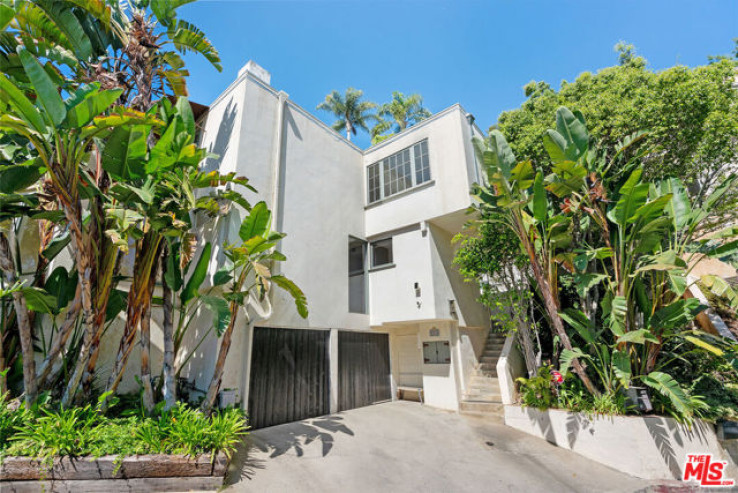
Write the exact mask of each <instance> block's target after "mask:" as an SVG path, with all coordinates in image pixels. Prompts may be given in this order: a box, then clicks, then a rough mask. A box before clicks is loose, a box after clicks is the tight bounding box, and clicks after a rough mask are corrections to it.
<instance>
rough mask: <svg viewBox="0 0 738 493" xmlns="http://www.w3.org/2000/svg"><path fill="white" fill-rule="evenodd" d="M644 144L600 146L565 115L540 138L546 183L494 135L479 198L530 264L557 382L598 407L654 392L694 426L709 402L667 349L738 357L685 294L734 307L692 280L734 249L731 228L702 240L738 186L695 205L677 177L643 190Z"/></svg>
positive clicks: (731, 181) (576, 118)
mask: <svg viewBox="0 0 738 493" xmlns="http://www.w3.org/2000/svg"><path fill="white" fill-rule="evenodd" d="M644 142H647V136H646V134H644V133H642V132H638V133H635V134H632V135H629V136H626V137H625V138H624V139H623V140H622V141H620V142H618V143H616V144H614V146H612V148H611V147H610V146H609V145H603V144H602V143H601V142H597V140H596V139H594V138H592V137H591V136H590V134H589V132H588V130H587V126H586V125H585V119H584V117H583V115H582V113H580V112H578V111H576V112H571V111H570V110H568V109H567V108H560V109H559V110H558V111H557V112H556V129H555V130H548V131H547V132H546V134H545V135H544V136H543V146H544V148H545V149H546V152H547V154H548V159H549V160H550V165H549V169H550V172H549V173H547V174H544V172H543V171H536V170H535V169H534V166H533V163H532V162H531V161H517V160H516V158H515V155H514V154H513V151H512V149H511V148H510V146H509V145H508V143H507V141H506V139H505V137H504V136H503V135H502V133H500V132H499V131H496V130H493V131H492V132H490V135H489V138H488V139H486V140H485V141H482V140H481V139H478V140H477V141H475V145H476V148H477V152H478V155H479V159H480V160H481V161H482V162H483V163H484V166H485V167H486V169H487V180H486V182H487V185H483V186H479V187H478V188H477V189H476V198H477V201H478V209H479V211H480V212H481V220H482V221H483V223H490V224H498V225H502V226H504V227H506V228H507V229H508V230H509V231H510V232H512V234H513V235H514V237H515V238H516V240H517V244H518V245H519V248H520V251H521V252H523V253H524V255H525V256H526V257H527V260H528V262H529V266H530V271H531V273H532V275H531V281H532V282H531V283H530V285H531V286H533V287H534V289H535V291H536V296H537V298H538V299H539V300H540V303H541V305H542V307H543V311H544V312H545V314H546V321H547V323H548V325H549V327H550V328H551V330H552V336H553V337H552V339H551V340H552V341H553V347H552V350H551V354H552V355H553V356H554V360H557V361H556V362H557V366H558V368H559V371H560V372H561V373H562V374H564V375H566V374H568V373H569V372H573V373H574V374H575V375H576V376H577V378H578V379H579V381H580V382H581V385H582V386H583V387H584V388H585V389H586V391H587V393H588V394H590V395H591V396H592V397H593V398H594V399H598V400H602V399H607V400H609V401H610V402H618V399H619V397H618V396H620V395H622V393H623V390H624V389H628V388H629V387H631V386H641V385H643V386H647V387H650V388H651V389H653V391H654V393H655V395H656V396H657V397H656V398H655V399H656V400H657V401H658V400H659V399H660V400H661V401H663V403H664V409H665V410H667V411H668V412H671V413H673V414H674V415H675V416H677V417H680V418H685V419H689V418H690V417H691V416H693V415H694V414H695V413H697V412H700V411H701V410H702V408H704V403H703V401H702V399H701V398H700V397H699V396H697V395H690V393H689V391H688V390H687V389H685V388H684V387H683V386H681V385H679V383H678V382H677V381H676V380H675V379H674V377H673V376H672V375H670V374H669V370H670V368H671V363H672V362H673V361H674V359H675V358H676V359H677V360H678V359H680V358H681V357H682V353H681V352H680V351H679V350H675V349H674V348H675V347H678V348H680V349H681V351H682V352H684V351H686V350H692V349H694V350H703V351H710V352H712V353H714V354H720V355H723V356H725V357H728V356H730V355H732V354H734V352H733V351H734V349H733V346H732V345H731V344H730V343H729V342H728V341H725V340H721V339H720V338H718V337H715V336H711V335H709V334H707V333H705V332H702V331H700V330H696V329H695V328H694V327H693V326H692V327H691V325H692V321H693V320H694V318H695V317H696V315H698V314H699V313H700V312H702V311H703V310H704V309H705V308H706V307H704V306H702V305H701V304H700V303H699V301H698V300H697V299H695V298H691V297H688V296H687V294H686V293H687V289H688V287H689V286H690V285H691V284H693V283H694V282H699V283H701V285H702V286H704V287H705V288H707V289H711V290H713V291H718V292H719V294H721V295H725V294H726V293H728V298H729V299H734V295H735V293H734V292H733V291H732V289H731V288H730V287H729V286H728V285H727V284H726V283H725V282H724V281H722V280H721V279H719V278H715V277H713V276H706V277H703V278H702V279H700V280H698V281H695V280H694V279H693V278H691V277H690V273H691V271H692V270H693V269H694V266H695V265H697V264H698V263H699V261H700V260H701V259H704V258H708V257H716V258H727V257H728V256H730V255H733V254H734V253H735V251H736V249H738V234H737V232H736V230H735V228H734V227H729V228H727V229H724V230H722V231H718V232H715V233H712V234H711V235H708V236H705V234H704V231H703V230H702V229H701V228H702V226H703V225H704V223H705V222H707V221H709V219H710V215H711V212H712V211H714V210H715V208H716V206H718V205H719V204H720V202H721V201H723V200H725V199H726V195H727V193H728V192H729V191H731V190H733V189H734V187H735V183H736V180H737V178H736V176H729V177H728V178H726V179H725V180H723V181H722V182H721V183H720V184H719V186H717V187H714V188H713V189H712V190H710V192H709V193H708V194H707V195H706V196H705V197H704V199H702V200H697V199H691V198H690V196H689V193H688V191H687V188H686V186H685V185H683V184H682V182H681V181H680V180H679V179H677V178H671V177H666V178H664V179H662V180H658V181H652V182H648V181H645V180H644V179H643V177H642V174H643V162H644V159H647V158H648V156H649V155H650V152H651V151H650V148H649V147H648V146H647V145H644ZM737 307H738V305H736V306H733V309H735V308H737ZM559 345H560V346H559ZM675 345H676V346H675ZM665 347H670V348H672V349H671V351H669V352H665V350H664V348H665ZM732 361H735V360H732Z"/></svg>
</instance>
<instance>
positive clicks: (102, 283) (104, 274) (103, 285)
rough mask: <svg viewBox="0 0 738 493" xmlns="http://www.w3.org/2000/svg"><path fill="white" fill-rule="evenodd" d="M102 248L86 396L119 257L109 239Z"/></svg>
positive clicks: (103, 330)
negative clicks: (103, 254)
mask: <svg viewBox="0 0 738 493" xmlns="http://www.w3.org/2000/svg"><path fill="white" fill-rule="evenodd" d="M101 249H104V250H106V253H105V256H104V258H103V261H102V262H101V266H100V268H99V269H98V283H97V293H96V294H97V296H96V298H95V299H96V303H95V325H96V327H97V330H96V331H95V334H94V336H93V338H92V341H91V342H90V357H89V359H88V360H87V366H86V368H85V373H84V375H83V376H82V391H83V393H84V395H85V396H89V395H90V392H91V390H92V381H93V380H94V378H95V367H96V366H97V358H98V356H99V355H100V342H101V340H102V336H103V333H104V332H105V315H106V312H107V307H108V301H109V300H110V292H111V291H112V289H113V286H112V283H113V275H114V273H115V266H116V263H117V259H118V249H117V248H115V247H113V245H112V243H111V242H110V241H109V240H107V239H105V238H103V239H102V242H101Z"/></svg>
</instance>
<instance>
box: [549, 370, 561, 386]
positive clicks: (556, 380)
mask: <svg viewBox="0 0 738 493" xmlns="http://www.w3.org/2000/svg"><path fill="white" fill-rule="evenodd" d="M551 380H553V382H554V383H555V384H556V385H558V384H560V383H562V382H563V381H564V375H562V374H561V373H559V372H557V371H556V370H551Z"/></svg>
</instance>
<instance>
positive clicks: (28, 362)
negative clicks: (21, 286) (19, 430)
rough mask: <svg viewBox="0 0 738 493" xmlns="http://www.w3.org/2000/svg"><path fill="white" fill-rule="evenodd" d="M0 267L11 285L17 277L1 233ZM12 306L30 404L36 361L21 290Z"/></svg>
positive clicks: (7, 246)
mask: <svg viewBox="0 0 738 493" xmlns="http://www.w3.org/2000/svg"><path fill="white" fill-rule="evenodd" d="M0 269H2V271H3V274H4V276H5V281H6V282H7V284H8V286H13V285H14V284H15V283H16V281H17V280H18V278H17V277H16V274H15V265H14V263H13V255H12V253H11V251H10V243H9V242H8V238H7V237H6V236H5V234H3V233H0ZM13 306H14V307H15V318H16V320H17V322H18V333H19V335H20V344H21V354H22V355H23V388H24V391H25V400H26V405H27V406H30V405H31V404H32V403H33V402H34V401H35V400H36V397H37V395H38V387H37V386H36V362H35V360H34V354H33V330H32V328H31V320H30V319H29V317H28V308H27V307H26V298H25V297H24V296H23V293H22V292H20V291H15V292H14V293H13Z"/></svg>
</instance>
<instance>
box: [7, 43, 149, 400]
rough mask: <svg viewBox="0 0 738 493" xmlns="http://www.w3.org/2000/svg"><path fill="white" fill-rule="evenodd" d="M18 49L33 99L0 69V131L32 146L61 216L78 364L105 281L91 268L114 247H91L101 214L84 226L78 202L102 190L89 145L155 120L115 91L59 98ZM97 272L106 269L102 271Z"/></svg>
mask: <svg viewBox="0 0 738 493" xmlns="http://www.w3.org/2000/svg"><path fill="white" fill-rule="evenodd" d="M18 55H19V58H20V60H21V63H22V64H23V68H24V71H25V74H26V75H27V77H28V80H29V81H30V85H29V86H28V87H27V89H28V90H29V91H31V92H33V93H35V101H33V102H32V101H31V100H30V99H29V98H28V97H27V96H26V94H24V91H22V90H21V89H19V88H18V86H20V84H19V83H18V81H11V80H10V79H9V78H8V77H7V76H6V75H4V74H0V100H2V101H3V102H4V103H5V104H7V106H8V108H9V111H8V112H7V113H6V114H4V115H3V116H2V117H0V129H2V130H3V131H4V132H6V133H15V134H19V135H22V136H24V137H25V138H26V139H28V141H29V142H30V143H31V144H32V145H33V148H34V151H35V152H36V154H37V160H36V163H37V166H41V167H43V170H44V172H45V173H46V176H47V177H48V179H49V181H50V188H51V189H52V190H53V192H54V194H55V195H56V197H57V199H58V202H59V204H60V210H61V211H62V212H63V215H64V218H65V219H66V221H67V225H68V227H69V231H70V237H71V243H72V245H73V248H72V252H73V253H74V260H75V262H76V268H77V272H78V280H79V284H80V287H81V299H82V313H83V322H84V325H85V337H84V340H83V344H82V348H81V354H80V359H81V360H83V361H85V362H86V361H87V359H88V357H89V354H90V343H91V342H92V339H93V337H94V335H95V334H96V333H97V332H98V331H99V327H100V326H101V325H102V324H103V323H104V313H105V306H104V305H105V302H106V301H107V293H106V291H108V290H109V289H110V288H111V287H112V286H111V284H110V283H108V282H102V283H101V282H100V279H99V278H96V277H95V274H96V273H97V272H98V271H99V268H100V267H104V266H105V264H107V265H110V264H112V263H113V261H112V260H111V259H114V257H115V254H114V252H110V251H109V250H108V251H107V252H105V253H104V255H107V259H105V258H104V257H102V256H101V255H100V251H99V248H98V245H97V243H98V241H97V240H99V239H100V238H101V233H102V235H103V236H104V231H105V229H107V228H105V219H104V218H101V219H100V220H99V221H90V222H88V223H87V224H85V222H84V221H83V206H82V201H83V200H85V199H92V198H94V197H100V195H101V194H102V191H101V190H100V187H99V185H100V179H101V178H103V177H102V176H101V175H100V173H99V170H97V169H94V168H92V169H91V168H90V166H89V163H90V162H91V158H92V157H96V158H99V152H98V153H93V152H92V151H93V150H98V149H99V147H98V143H99V142H100V141H104V139H106V138H107V137H109V136H110V135H111V134H112V133H113V130H114V129H115V128H119V127H127V126H132V125H142V124H143V125H152V124H154V123H157V122H158V120H157V119H156V118H155V117H154V116H152V115H146V114H143V113H139V112H134V111H131V110H128V109H125V108H121V107H117V106H114V102H115V101H116V100H117V99H118V97H119V96H120V92H121V91H120V90H101V89H100V86H99V84H89V85H86V86H82V87H80V88H79V89H76V90H72V92H71V93H70V95H69V97H68V98H67V99H66V100H63V99H62V90H61V89H62V88H61V87H60V86H59V85H58V84H57V83H56V82H55V81H54V80H52V78H51V77H50V76H49V74H48V73H47V72H46V70H45V69H44V67H43V66H42V65H41V63H40V62H39V61H38V60H37V59H36V58H35V57H34V56H33V55H32V54H31V53H30V52H28V51H27V50H26V49H24V48H22V47H21V48H19V50H18ZM92 162H95V159H92ZM93 227H94V228H96V230H93V229H92V228H93ZM103 271H104V272H106V273H109V274H110V275H112V271H111V270H110V269H107V268H106V269H103ZM96 281H97V282H96ZM96 302H97V305H96ZM83 368H84V366H82V367H78V368H77V369H75V372H74V373H73V375H72V377H71V378H70V382H69V384H68V386H67V389H66V390H65V393H64V397H63V401H64V403H65V404H68V403H69V402H70V401H71V399H72V398H73V396H74V393H75V392H76V389H77V385H78V384H79V382H80V380H81V378H82V370H83Z"/></svg>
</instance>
